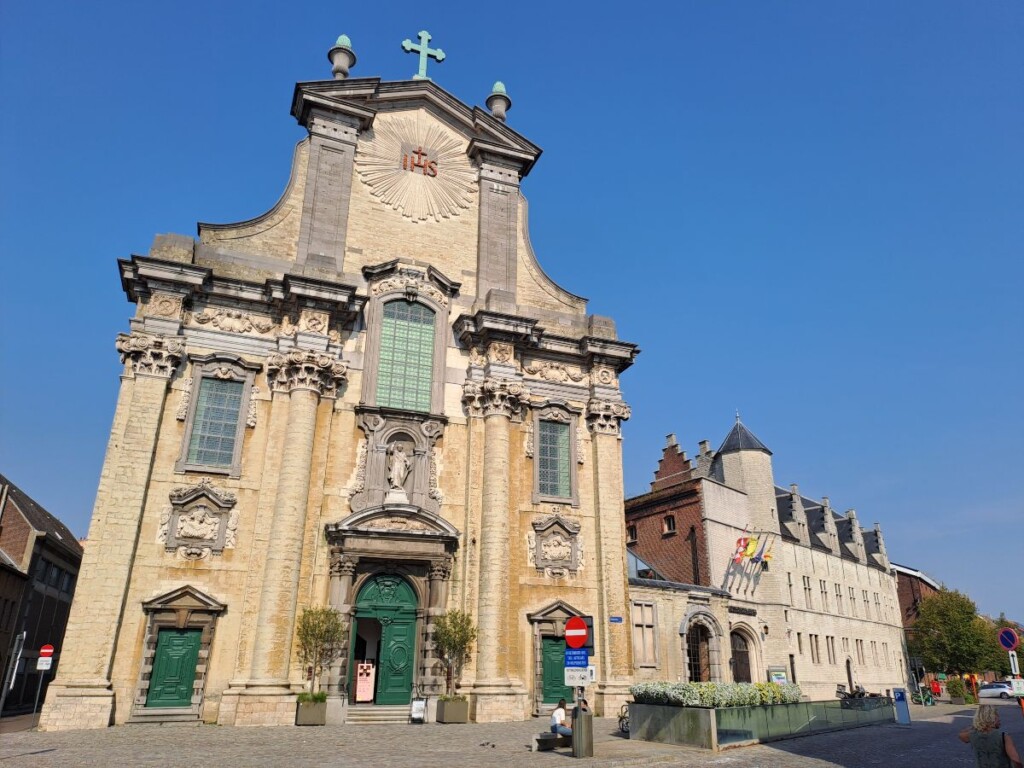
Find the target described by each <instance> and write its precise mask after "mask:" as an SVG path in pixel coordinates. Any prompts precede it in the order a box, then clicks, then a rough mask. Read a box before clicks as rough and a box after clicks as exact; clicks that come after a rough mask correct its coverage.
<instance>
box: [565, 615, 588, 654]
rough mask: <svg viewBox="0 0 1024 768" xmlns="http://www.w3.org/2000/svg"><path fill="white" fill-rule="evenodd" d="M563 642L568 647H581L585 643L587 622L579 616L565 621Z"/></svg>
mask: <svg viewBox="0 0 1024 768" xmlns="http://www.w3.org/2000/svg"><path fill="white" fill-rule="evenodd" d="M565 644H566V645H568V646H569V647H570V648H582V647H583V646H584V645H586V644H587V623H586V622H585V621H583V619H581V618H580V617H579V616H573V617H572V618H570V619H569V620H568V621H567V622H565Z"/></svg>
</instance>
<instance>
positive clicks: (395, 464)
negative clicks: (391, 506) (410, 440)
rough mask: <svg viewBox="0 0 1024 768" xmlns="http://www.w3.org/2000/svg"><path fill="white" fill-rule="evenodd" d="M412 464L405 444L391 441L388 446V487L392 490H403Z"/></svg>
mask: <svg viewBox="0 0 1024 768" xmlns="http://www.w3.org/2000/svg"><path fill="white" fill-rule="evenodd" d="M411 467H412V465H411V462H410V459H409V454H408V453H406V450H405V445H403V444H402V443H392V444H391V447H390V448H388V487H390V488H391V490H393V491H404V490H405V481H406V478H408V477H409V470H410V469H411Z"/></svg>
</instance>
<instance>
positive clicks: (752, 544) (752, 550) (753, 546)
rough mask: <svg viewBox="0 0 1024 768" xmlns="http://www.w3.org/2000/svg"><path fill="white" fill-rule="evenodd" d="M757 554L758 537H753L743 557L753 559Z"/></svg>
mask: <svg viewBox="0 0 1024 768" xmlns="http://www.w3.org/2000/svg"><path fill="white" fill-rule="evenodd" d="M755 552H757V536H752V537H751V538H750V541H748V542H747V548H746V550H745V551H744V552H743V556H744V557H753V556H754V553H755Z"/></svg>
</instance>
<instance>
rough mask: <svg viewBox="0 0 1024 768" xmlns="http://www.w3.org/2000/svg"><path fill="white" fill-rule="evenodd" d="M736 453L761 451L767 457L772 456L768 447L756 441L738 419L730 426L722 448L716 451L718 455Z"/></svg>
mask: <svg viewBox="0 0 1024 768" xmlns="http://www.w3.org/2000/svg"><path fill="white" fill-rule="evenodd" d="M737 451H763V452H764V453H767V454H768V455H769V456H771V455H772V452H771V451H769V450H768V446H766V445H765V444H764V443H762V442H761V441H760V440H758V439H757V438H756V437H755V436H754V433H753V432H751V431H750V430H749V429H747V428H746V427H745V426H743V422H742V421H740V420H739V419H736V423H735V424H733V425H732V429H731V430H730V432H729V434H728V435H726V436H725V441H724V442H723V443H722V447H721V448H719V449H718V452H719V453H736V452H737Z"/></svg>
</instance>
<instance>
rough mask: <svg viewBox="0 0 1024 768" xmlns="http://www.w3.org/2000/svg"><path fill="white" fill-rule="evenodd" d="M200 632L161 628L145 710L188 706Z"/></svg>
mask: <svg viewBox="0 0 1024 768" xmlns="http://www.w3.org/2000/svg"><path fill="white" fill-rule="evenodd" d="M202 633H203V631H202V630H201V629H161V630H160V634H159V635H158V636H157V641H156V656H155V658H154V659H153V674H152V676H151V677H150V679H149V694H148V695H147V696H146V706H147V707H189V706H191V705H192V684H193V683H194V682H195V680H196V662H198V661H199V640H200V637H201V636H202Z"/></svg>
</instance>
